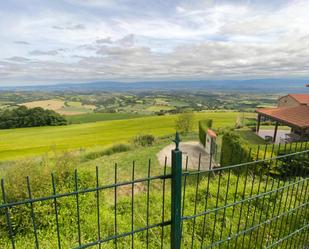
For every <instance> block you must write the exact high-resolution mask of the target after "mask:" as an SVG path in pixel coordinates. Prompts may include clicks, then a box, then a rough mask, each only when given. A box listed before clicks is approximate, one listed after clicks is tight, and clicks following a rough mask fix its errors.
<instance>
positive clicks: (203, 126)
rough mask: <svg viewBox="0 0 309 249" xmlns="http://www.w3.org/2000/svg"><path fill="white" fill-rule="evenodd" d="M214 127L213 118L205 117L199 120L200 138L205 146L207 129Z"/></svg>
mask: <svg viewBox="0 0 309 249" xmlns="http://www.w3.org/2000/svg"><path fill="white" fill-rule="evenodd" d="M211 127H212V119H205V120H200V121H199V139H200V143H201V144H203V146H204V147H205V146H206V134H207V130H208V129H209V128H211Z"/></svg>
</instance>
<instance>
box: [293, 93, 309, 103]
mask: <svg viewBox="0 0 309 249" xmlns="http://www.w3.org/2000/svg"><path fill="white" fill-rule="evenodd" d="M289 96H291V97H292V98H294V99H295V100H296V101H297V102H299V103H300V104H309V94H301V93H300V94H289Z"/></svg>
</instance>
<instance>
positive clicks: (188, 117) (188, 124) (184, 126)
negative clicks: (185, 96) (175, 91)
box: [176, 112, 193, 134]
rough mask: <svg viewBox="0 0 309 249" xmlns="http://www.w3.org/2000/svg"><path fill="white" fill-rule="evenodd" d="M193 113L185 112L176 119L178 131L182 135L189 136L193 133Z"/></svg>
mask: <svg viewBox="0 0 309 249" xmlns="http://www.w3.org/2000/svg"><path fill="white" fill-rule="evenodd" d="M192 126H193V113H192V112H184V113H182V114H180V115H179V116H178V118H177V119H176V130H177V131H178V132H179V133H181V134H187V133H188V132H190V131H192Z"/></svg>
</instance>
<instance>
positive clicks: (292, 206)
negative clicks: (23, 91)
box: [0, 137, 309, 249]
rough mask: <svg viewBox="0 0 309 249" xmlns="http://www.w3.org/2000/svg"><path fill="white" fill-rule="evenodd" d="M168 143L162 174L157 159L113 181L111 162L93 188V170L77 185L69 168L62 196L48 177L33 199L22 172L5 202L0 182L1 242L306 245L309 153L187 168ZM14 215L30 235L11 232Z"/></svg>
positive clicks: (24, 244) (72, 245) (41, 245)
mask: <svg viewBox="0 0 309 249" xmlns="http://www.w3.org/2000/svg"><path fill="white" fill-rule="evenodd" d="M175 143H176V149H175V150H173V151H172V169H171V173H169V168H168V167H167V161H165V166H164V168H163V174H160V175H155V176H152V175H151V163H150V162H149V164H148V166H147V176H145V177H144V178H136V177H135V173H136V170H135V165H134V163H133V165H132V174H131V176H130V179H127V181H119V180H118V176H119V172H118V168H117V165H116V166H115V169H114V176H113V178H114V179H113V183H111V184H108V185H102V184H101V183H100V181H99V169H98V168H96V178H95V185H94V186H93V187H89V188H80V179H79V176H78V173H77V171H75V174H74V178H73V183H74V186H73V187H74V190H72V191H68V192H65V193H57V181H56V180H55V176H54V175H53V174H52V177H51V193H52V194H51V195H48V196H43V197H36V198H34V197H33V193H32V188H31V184H30V179H29V178H28V177H27V178H26V186H27V195H28V196H27V197H26V198H24V199H21V200H13V201H12V200H11V196H9V195H8V194H7V192H8V191H7V189H6V186H5V181H4V179H2V180H1V192H2V193H1V195H2V200H3V203H2V204H0V235H1V236H0V248H28V247H29V243H30V244H32V247H33V246H34V247H35V248H76V249H77V248H172V249H180V248H233V249H238V248H250V249H251V248H285V249H288V248H308V247H309V244H308V241H309V207H308V205H309V189H308V185H309V177H308V176H309V171H308V170H309V158H308V157H309V150H305V151H301V152H294V153H291V151H289V152H290V153H289V154H287V155H281V156H275V157H273V158H263V159H261V160H257V161H255V162H249V163H243V164H238V165H232V166H226V167H217V168H211V169H208V170H201V160H199V165H198V170H195V171H190V170H189V168H190V165H188V158H183V156H182V152H181V151H180V150H179V148H178V144H179V137H176V139H175ZM278 150H279V149H278ZM258 158H259V157H258ZM200 159H201V158H200ZM182 160H185V163H184V165H185V167H184V168H182V167H183V164H182ZM285 169H288V170H285ZM123 190H125V191H123ZM66 200H67V201H68V203H66ZM42 209H48V211H46V212H43V214H44V215H45V216H48V218H47V220H49V221H50V222H49V223H48V224H42V223H40V219H41V218H42ZM72 209H73V210H74V211H73V210H72ZM68 210H70V213H69V214H68V213H66V212H68ZM20 212H22V215H23V216H22V217H21V218H20V219H18V220H19V223H20V222H21V221H24V220H28V221H29V222H28V223H30V224H28V223H27V224H26V225H27V228H31V230H32V231H29V230H27V229H25V230H22V229H21V228H20V227H21V225H20V224H19V223H18V222H17V221H16V215H19V214H20ZM142 214H143V215H142ZM66 219H67V220H68V221H66ZM4 222H5V224H4ZM64 227H66V229H64ZM67 227H69V228H70V229H69V231H67ZM1 230H2V231H1ZM46 231H47V232H46ZM94 231H95V232H94ZM46 241H47V242H46ZM1 243H2V244H1Z"/></svg>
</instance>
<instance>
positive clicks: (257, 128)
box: [256, 114, 261, 133]
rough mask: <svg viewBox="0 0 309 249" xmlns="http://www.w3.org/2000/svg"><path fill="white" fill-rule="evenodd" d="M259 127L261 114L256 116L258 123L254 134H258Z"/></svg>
mask: <svg viewBox="0 0 309 249" xmlns="http://www.w3.org/2000/svg"><path fill="white" fill-rule="evenodd" d="M260 125H261V114H258V123H257V127H256V132H257V133H259V131H260Z"/></svg>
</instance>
